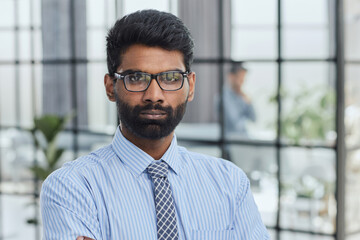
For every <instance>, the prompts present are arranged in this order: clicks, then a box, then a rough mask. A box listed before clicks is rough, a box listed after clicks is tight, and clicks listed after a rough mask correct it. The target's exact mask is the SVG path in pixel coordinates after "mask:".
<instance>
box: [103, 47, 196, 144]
mask: <svg viewBox="0 0 360 240" xmlns="http://www.w3.org/2000/svg"><path fill="white" fill-rule="evenodd" d="M129 70H130V71H139V72H146V73H150V74H156V73H160V72H166V71H185V65H184V60H183V54H182V53H181V52H179V51H168V50H165V49H162V48H159V47H148V46H144V45H139V44H135V45H132V46H130V47H129V48H128V49H127V51H126V52H125V53H124V54H123V56H122V62H121V65H120V66H119V68H118V69H117V72H119V73H122V72H125V71H129ZM188 79H189V80H187V79H186V78H185V79H184V85H183V87H182V88H181V89H179V90H177V91H164V90H162V89H161V88H160V87H159V85H158V83H157V82H156V81H155V79H153V80H152V81H151V83H150V86H149V87H148V89H147V90H146V91H144V92H129V91H127V90H126V89H125V86H124V82H123V81H122V80H117V82H116V85H115V87H114V88H112V87H111V86H110V84H107V80H106V77H105V85H106V89H107V93H108V96H109V95H111V92H112V91H113V93H114V97H113V98H111V97H109V99H110V100H112V101H114V100H115V101H116V103H117V108H118V115H119V119H120V124H121V130H122V132H123V133H124V134H125V135H126V134H131V135H132V136H134V137H140V138H146V139H161V138H163V137H166V136H169V135H170V134H171V133H172V132H173V131H174V129H175V127H176V126H177V125H178V124H179V122H180V121H181V119H182V117H183V116H184V113H185V109H186V103H187V102H188V101H192V99H193V94H194V84H195V74H194V73H191V74H189V75H188ZM110 82H111V85H112V80H111V81H110Z"/></svg>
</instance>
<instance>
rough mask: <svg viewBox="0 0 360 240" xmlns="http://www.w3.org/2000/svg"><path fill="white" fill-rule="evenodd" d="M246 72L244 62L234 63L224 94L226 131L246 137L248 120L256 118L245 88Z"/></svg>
mask: <svg viewBox="0 0 360 240" xmlns="http://www.w3.org/2000/svg"><path fill="white" fill-rule="evenodd" d="M246 74H247V69H246V68H244V66H243V65H242V63H234V64H232V66H231V69H230V73H229V76H228V84H226V85H225V86H224V94H223V96H224V112H225V129H226V132H227V133H231V134H236V135H241V136H245V137H247V136H248V131H247V128H246V123H247V121H253V122H255V120H256V115H255V111H254V108H253V105H252V102H251V99H250V97H249V96H248V95H247V94H246V93H245V92H244V89H243V85H244V81H245V77H246Z"/></svg>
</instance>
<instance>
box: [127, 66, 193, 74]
mask: <svg viewBox="0 0 360 240" xmlns="http://www.w3.org/2000/svg"><path fill="white" fill-rule="evenodd" d="M172 71H175V72H177V71H179V72H186V70H185V71H183V70H182V69H179V68H175V69H169V70H166V71H163V72H172ZM135 72H142V73H148V72H144V71H141V70H139V69H127V70H125V71H123V72H121V73H120V74H122V75H124V74H128V73H135ZM163 72H158V73H155V74H159V73H163ZM148 74H150V73H148Z"/></svg>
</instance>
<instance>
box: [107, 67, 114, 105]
mask: <svg viewBox="0 0 360 240" xmlns="http://www.w3.org/2000/svg"><path fill="white" fill-rule="evenodd" d="M104 85H105V91H106V96H107V97H108V99H109V100H110V101H111V102H115V92H114V80H113V78H112V77H110V75H109V74H105V76H104Z"/></svg>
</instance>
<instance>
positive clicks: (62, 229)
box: [40, 174, 101, 240]
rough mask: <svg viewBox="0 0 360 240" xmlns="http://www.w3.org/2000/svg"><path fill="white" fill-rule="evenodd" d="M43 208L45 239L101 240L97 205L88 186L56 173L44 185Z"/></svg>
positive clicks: (41, 197) (41, 200)
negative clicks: (89, 239)
mask: <svg viewBox="0 0 360 240" xmlns="http://www.w3.org/2000/svg"><path fill="white" fill-rule="evenodd" d="M40 207H41V215H42V224H43V239H44V240H53V239H54V240H55V239H63V240H75V239H76V238H77V237H78V236H87V237H90V238H93V239H96V240H99V239H101V238H100V227H99V222H98V217H97V211H96V206H95V204H94V202H93V200H92V197H91V194H90V192H89V191H88V190H87V189H86V187H85V185H82V184H81V183H78V182H76V184H75V182H73V181H70V179H69V178H66V177H63V176H60V177H59V176H57V175H55V174H52V175H50V177H49V178H48V179H47V180H46V181H45V182H44V184H43V186H42V189H41V194H40Z"/></svg>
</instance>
